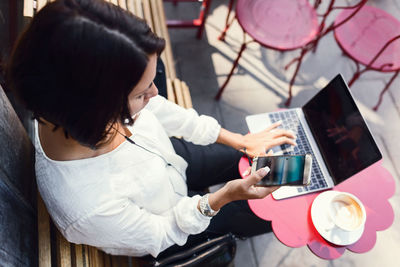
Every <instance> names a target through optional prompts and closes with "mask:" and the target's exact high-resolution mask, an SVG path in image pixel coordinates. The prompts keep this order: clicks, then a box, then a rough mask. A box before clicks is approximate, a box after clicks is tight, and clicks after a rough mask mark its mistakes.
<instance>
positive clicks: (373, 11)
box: [335, 5, 400, 72]
mask: <svg viewBox="0 0 400 267" xmlns="http://www.w3.org/2000/svg"><path fill="white" fill-rule="evenodd" d="M352 12H353V10H352V9H345V10H343V11H342V12H340V13H339V15H338V16H337V17H336V19H335V24H338V23H340V22H341V21H342V20H343V19H345V18H347V17H348V16H349V15H350V13H352ZM398 35H400V21H399V20H397V19H396V18H395V17H393V16H392V15H390V14H389V13H387V12H385V11H383V10H381V9H379V8H376V7H373V6H367V5H365V6H363V7H362V8H361V9H360V10H359V11H358V12H357V14H356V15H355V16H354V17H352V18H351V19H350V20H349V21H348V22H346V23H344V24H343V25H342V26H340V27H338V28H336V29H335V38H336V40H337V42H338V44H339V45H340V46H341V47H342V49H343V50H344V51H345V52H346V53H347V54H348V55H349V56H350V57H351V58H353V59H354V60H356V61H358V62H361V63H362V64H364V65H367V64H368V63H369V62H370V61H371V60H372V59H373V58H374V57H375V55H376V54H377V53H378V52H379V50H380V49H381V48H382V47H383V46H384V45H385V44H386V43H387V42H388V41H389V40H390V39H392V38H394V37H396V36H398ZM398 51H400V39H398V40H396V41H394V42H393V43H392V44H390V45H389V46H388V47H387V48H386V50H385V51H384V52H383V53H382V54H381V55H380V57H379V58H378V59H377V60H376V61H375V62H374V64H372V68H373V69H376V70H379V69H380V68H381V66H382V65H383V64H387V63H392V64H393V65H392V66H386V67H384V68H383V70H382V71H384V72H385V71H386V72H390V71H396V70H399V69H400V53H398Z"/></svg>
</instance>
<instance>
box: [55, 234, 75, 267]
mask: <svg viewBox="0 0 400 267" xmlns="http://www.w3.org/2000/svg"><path fill="white" fill-rule="evenodd" d="M56 239H57V265H58V267H69V266H72V263H71V245H70V243H69V242H68V241H67V240H65V238H64V237H63V235H62V234H61V233H60V232H59V231H58V230H57V234H56Z"/></svg>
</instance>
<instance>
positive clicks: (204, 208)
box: [199, 194, 219, 217]
mask: <svg viewBox="0 0 400 267" xmlns="http://www.w3.org/2000/svg"><path fill="white" fill-rule="evenodd" d="M209 195H210V194H205V195H204V196H203V197H202V198H201V199H200V202H199V206H200V212H201V214H203V215H204V216H207V217H213V216H215V215H217V213H218V212H219V210H217V211H215V210H213V209H212V208H211V207H210V204H209V203H208V196H209Z"/></svg>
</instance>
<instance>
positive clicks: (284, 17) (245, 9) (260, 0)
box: [236, 0, 318, 50]
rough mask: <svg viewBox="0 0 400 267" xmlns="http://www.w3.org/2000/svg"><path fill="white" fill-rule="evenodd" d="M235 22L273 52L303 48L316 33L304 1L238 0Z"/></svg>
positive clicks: (312, 15)
mask: <svg viewBox="0 0 400 267" xmlns="http://www.w3.org/2000/svg"><path fill="white" fill-rule="evenodd" d="M236 14H237V19H238V21H239V23H240V25H241V26H242V28H243V30H244V31H245V32H247V33H248V34H249V35H250V36H251V37H252V38H254V40H256V41H257V42H259V43H260V44H262V45H263V46H266V47H269V48H272V49H277V50H292V49H296V48H300V47H303V46H304V45H305V44H307V43H309V42H310V41H311V40H312V39H313V38H314V37H315V36H316V35H317V34H318V18H317V13H316V11H315V9H314V8H313V7H312V6H311V5H310V4H309V1H308V0H296V1H294V0H279V1H265V0H239V1H238V2H237V4H236Z"/></svg>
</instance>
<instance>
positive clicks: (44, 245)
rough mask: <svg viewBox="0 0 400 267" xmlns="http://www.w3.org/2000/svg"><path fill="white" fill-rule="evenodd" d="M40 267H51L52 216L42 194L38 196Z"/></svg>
mask: <svg viewBox="0 0 400 267" xmlns="http://www.w3.org/2000/svg"><path fill="white" fill-rule="evenodd" d="M37 201H38V203H37V205H38V207H37V209H38V234H39V237H38V238H39V244H38V245H39V248H40V249H39V266H41V267H51V243H50V216H49V214H48V213H47V209H46V206H45V205H44V202H43V200H42V198H41V197H40V194H38V199H37Z"/></svg>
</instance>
